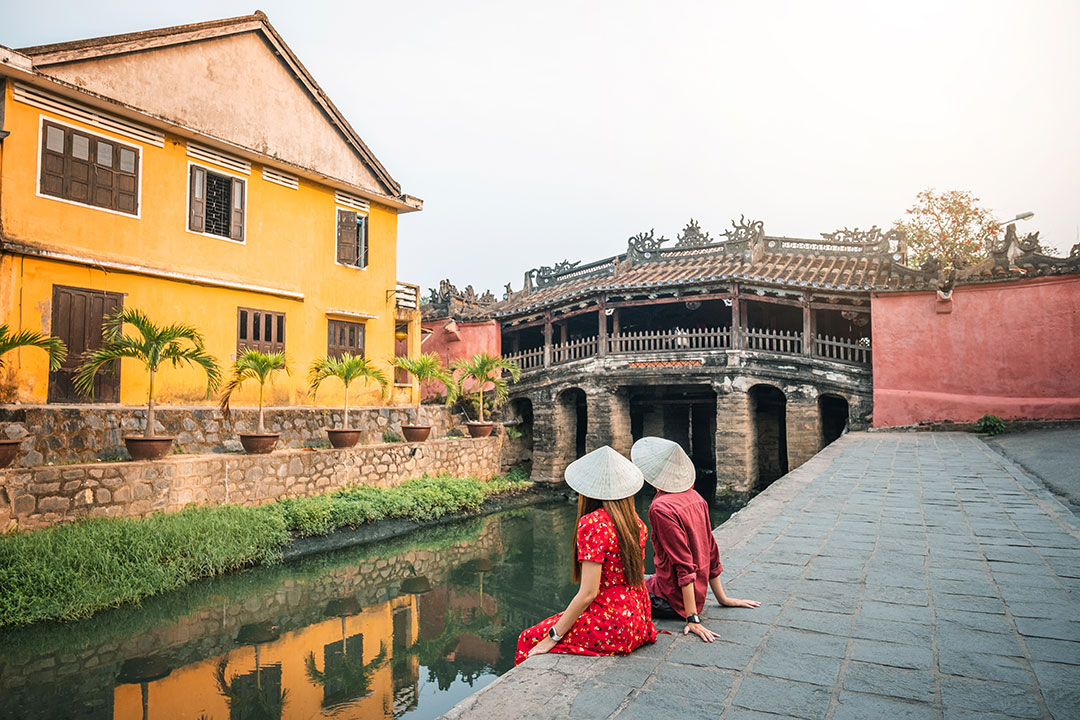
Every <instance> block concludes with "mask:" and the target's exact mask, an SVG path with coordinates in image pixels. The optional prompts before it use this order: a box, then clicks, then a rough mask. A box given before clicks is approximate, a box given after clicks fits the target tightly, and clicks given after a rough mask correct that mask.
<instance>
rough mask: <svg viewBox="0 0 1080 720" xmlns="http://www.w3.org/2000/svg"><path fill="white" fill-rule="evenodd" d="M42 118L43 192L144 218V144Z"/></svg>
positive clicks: (40, 184) (40, 185) (40, 165)
mask: <svg viewBox="0 0 1080 720" xmlns="http://www.w3.org/2000/svg"><path fill="white" fill-rule="evenodd" d="M39 117H40V124H41V152H40V153H39V155H38V195H40V196H42V197H51V198H55V199H58V200H64V201H67V202H71V203H75V204H77V205H85V206H87V207H94V208H98V209H101V210H107V211H109V212H114V213H119V214H121V215H130V216H134V217H139V191H140V187H141V183H140V175H141V171H142V148H140V147H139V146H137V145H129V144H127V143H122V142H120V141H118V140H114V139H113V138H110V137H107V136H105V135H101V134H99V133H95V132H91V131H89V130H84V129H83V128H80V127H76V126H74V125H69V124H68V123H64V122H60V121H58V120H54V119H53V118H46V117H45V116H44V115H42V116H39Z"/></svg>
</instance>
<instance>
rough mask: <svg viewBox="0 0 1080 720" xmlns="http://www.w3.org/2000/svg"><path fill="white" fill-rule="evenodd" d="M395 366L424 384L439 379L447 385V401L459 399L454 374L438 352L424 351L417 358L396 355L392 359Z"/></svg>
mask: <svg viewBox="0 0 1080 720" xmlns="http://www.w3.org/2000/svg"><path fill="white" fill-rule="evenodd" d="M390 363H391V364H392V365H393V366H394V367H398V368H401V369H402V370H404V371H405V372H407V373H409V374H410V375H412V376H413V377H414V378H416V380H417V382H419V383H420V384H423V383H424V382H425V381H427V380H437V381H438V382H440V383H442V384H443V385H444V386H445V387H446V402H447V403H452V402H453V401H454V400H456V399H457V394H458V387H457V383H456V382H454V376H453V375H452V374H451V373H450V372H449V371H448V370H447V369H446V366H445V365H443V362H442V358H441V357H439V355H438V353H433V352H431V353H424V354H423V355H419V356H417V357H415V358H410V357H396V358H394V359H393V360H391V361H390Z"/></svg>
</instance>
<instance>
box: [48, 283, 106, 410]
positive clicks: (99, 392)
mask: <svg viewBox="0 0 1080 720" xmlns="http://www.w3.org/2000/svg"><path fill="white" fill-rule="evenodd" d="M123 305H124V296H123V295H122V294H120V293H110V292H102V291H101V290H87V289H85V288H74V287H64V286H63V285H53V296H52V334H53V335H55V336H57V337H59V338H60V339H61V340H63V341H64V343H65V344H66V345H67V348H68V354H67V359H66V360H64V364H63V365H62V366H61V367H60V369H59V370H57V371H55V372H50V373H49V402H51V403H86V402H99V403H118V402H120V368H119V363H117V367H116V368H115V369H114V371H113V372H109V370H108V369H107V368H103V369H102V370H100V371H99V372H98V374H97V378H96V379H95V380H94V397H93V398H88V397H86V396H85V395H83V394H81V393H79V392H78V391H76V390H75V385H74V382H73V381H74V378H75V369H76V368H77V367H78V366H79V363H80V362H81V359H82V355H83V353H85V352H86V351H88V350H96V349H97V348H99V347H101V326H102V324H103V322H104V320H105V317H106V316H107V315H109V314H110V313H112V312H113V311H114V310H116V309H118V308H121V307H123Z"/></svg>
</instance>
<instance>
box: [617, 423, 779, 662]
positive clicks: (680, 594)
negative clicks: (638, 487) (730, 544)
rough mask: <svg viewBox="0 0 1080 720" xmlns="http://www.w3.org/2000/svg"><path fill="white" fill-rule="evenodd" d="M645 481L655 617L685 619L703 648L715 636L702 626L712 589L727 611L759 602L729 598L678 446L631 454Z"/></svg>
mask: <svg viewBox="0 0 1080 720" xmlns="http://www.w3.org/2000/svg"><path fill="white" fill-rule="evenodd" d="M630 457H631V459H633V461H634V464H635V465H637V466H638V468H640V469H641V472H642V473H643V474H644V475H645V481H646V482H648V483H649V484H650V485H652V486H653V487H655V488H656V497H654V498H653V501H652V504H651V505H649V525H651V526H652V533H653V539H652V541H653V560H654V563H655V565H656V573H655V574H654V575H650V576H649V577H647V578H645V587H646V588H647V589H648V591H649V595H650V600H651V602H652V614H653V617H658V618H664V617H667V618H685V619H686V627H685V628H684V629H683V634H684V635H686V634H688V633H691V632H692V633H694V634H695V635H697V636H698V637H700V638H701V639H702V640H704V641H705V642H712V641H713V640H715V639H716V637H717V635H716V634H715V633H713V632H712V631H711V630H709V629H708V628H706V627H705V626H704V625H702V624H701V618H700V617H699V616H698V613H700V612H701V611H702V610H704V609H705V597H706V594H707V592H708V589H709V588H710V587H711V588H712V591H713V595H715V596H716V600H717V602H719V603H720V604H721V605H723V606H725V607H745V608H755V607H758V606H759V605H761V603H759V602H757V601H756V600H740V599H739V598H733V597H728V595H727V594H726V593H725V592H724V586H723V584H722V583H721V582H720V573H721V571H722V570H723V568H722V567H721V565H720V551H719V550H718V549H717V547H716V539H715V538H714V537H713V534H712V525H711V523H710V522H709V506H708V504H707V503H706V502H705V500H704V498H702V497H701V496H700V495H698V494H697V492H695V491H694V489H693V487H694V478H695V476H696V472H695V471H694V463H693V462H692V461H691V460H690V458H689V457H687V455H686V453H685V452H683V449H682V448H681V447H680V446H679V444H678V443H674V442H671V441H670V440H664V439H663V438H658V437H646V438H642V439H640V440H638V441H637V442H636V443H634V447H633V448H632V449H631V451H630Z"/></svg>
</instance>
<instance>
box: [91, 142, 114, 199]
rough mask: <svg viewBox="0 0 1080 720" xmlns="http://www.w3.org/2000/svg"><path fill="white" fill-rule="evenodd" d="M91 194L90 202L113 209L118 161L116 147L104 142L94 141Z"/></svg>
mask: <svg viewBox="0 0 1080 720" xmlns="http://www.w3.org/2000/svg"><path fill="white" fill-rule="evenodd" d="M93 157H94V177H93V183H94V184H93V194H92V195H91V196H90V197H91V199H90V202H91V203H92V204H94V205H98V206H100V207H104V208H110V209H115V208H116V200H115V197H114V196H115V194H116V193H115V190H116V172H115V168H116V165H117V163H118V162H119V161H120V158H119V157H118V153H117V152H116V146H115V145H113V144H112V143H111V142H107V141H105V140H97V139H96V140H95V141H94V155H93Z"/></svg>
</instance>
